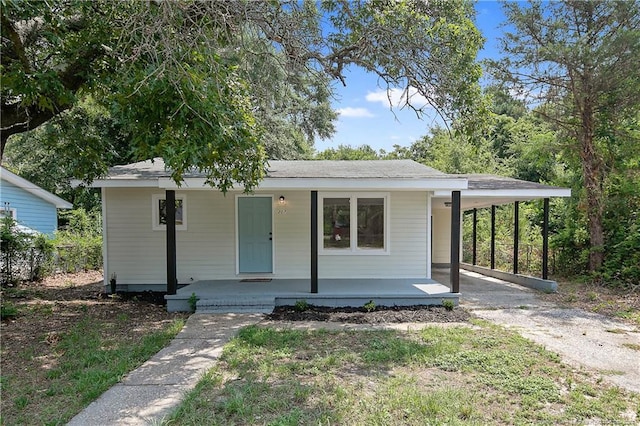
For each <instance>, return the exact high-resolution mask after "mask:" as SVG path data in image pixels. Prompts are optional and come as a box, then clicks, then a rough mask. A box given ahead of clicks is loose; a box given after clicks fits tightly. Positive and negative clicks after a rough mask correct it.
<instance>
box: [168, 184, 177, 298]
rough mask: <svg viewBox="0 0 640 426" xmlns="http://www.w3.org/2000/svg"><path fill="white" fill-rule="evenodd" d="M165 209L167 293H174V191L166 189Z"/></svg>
mask: <svg viewBox="0 0 640 426" xmlns="http://www.w3.org/2000/svg"><path fill="white" fill-rule="evenodd" d="M165 207H166V210H167V217H166V221H167V294H176V292H177V291H178V279H177V277H176V275H177V272H176V192H175V191H171V190H167V191H166V195H165Z"/></svg>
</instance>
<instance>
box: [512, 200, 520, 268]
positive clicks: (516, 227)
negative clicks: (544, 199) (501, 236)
mask: <svg viewBox="0 0 640 426" xmlns="http://www.w3.org/2000/svg"><path fill="white" fill-rule="evenodd" d="M519 216H520V202H519V201H516V202H515V203H514V204H513V273H514V274H517V273H518V250H519V249H520V247H519V244H518V243H519V241H518V240H519V239H520V223H519V222H518V218H519Z"/></svg>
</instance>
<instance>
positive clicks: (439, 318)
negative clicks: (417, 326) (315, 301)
mask: <svg viewBox="0 0 640 426" xmlns="http://www.w3.org/2000/svg"><path fill="white" fill-rule="evenodd" d="M267 318H268V319H269V320H272V321H327V322H342V323H352V324H384V323H411V322H466V321H469V319H470V318H471V314H470V313H469V312H468V311H466V310H464V309H463V308H460V307H455V308H454V309H453V310H451V311H448V310H447V309H445V308H443V307H441V306H423V305H416V306H393V307H384V306H377V307H376V308H375V309H374V310H372V311H370V312H367V311H366V310H365V309H363V308H327V307H321V306H310V307H309V308H308V309H305V310H303V311H299V310H296V308H295V307H294V306H279V307H276V309H275V310H274V311H273V313H271V314H269V315H267Z"/></svg>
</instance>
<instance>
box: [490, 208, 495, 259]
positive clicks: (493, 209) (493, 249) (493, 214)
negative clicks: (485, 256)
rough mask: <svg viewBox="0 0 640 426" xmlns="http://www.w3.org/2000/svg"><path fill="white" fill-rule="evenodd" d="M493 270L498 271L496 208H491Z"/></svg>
mask: <svg viewBox="0 0 640 426" xmlns="http://www.w3.org/2000/svg"><path fill="white" fill-rule="evenodd" d="M491 269H496V206H491Z"/></svg>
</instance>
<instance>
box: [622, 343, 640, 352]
mask: <svg viewBox="0 0 640 426" xmlns="http://www.w3.org/2000/svg"><path fill="white" fill-rule="evenodd" d="M622 346H624V347H625V348H629V349H632V350H634V351H640V345H638V344H637V343H623V344H622Z"/></svg>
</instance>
